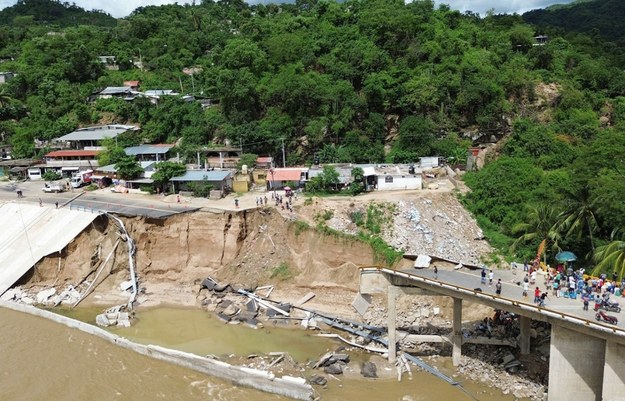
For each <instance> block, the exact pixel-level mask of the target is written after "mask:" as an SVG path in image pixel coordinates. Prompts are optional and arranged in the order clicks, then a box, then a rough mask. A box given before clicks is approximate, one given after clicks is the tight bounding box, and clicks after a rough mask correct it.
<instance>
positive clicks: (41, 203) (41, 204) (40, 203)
mask: <svg viewBox="0 0 625 401" xmlns="http://www.w3.org/2000/svg"><path fill="white" fill-rule="evenodd" d="M42 206H43V202H42V201H41V198H39V207H42Z"/></svg>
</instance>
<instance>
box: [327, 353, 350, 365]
mask: <svg viewBox="0 0 625 401" xmlns="http://www.w3.org/2000/svg"><path fill="white" fill-rule="evenodd" d="M339 361H340V362H345V363H348V362H349V355H347V354H334V355H332V356H331V357H330V364H333V363H335V362H339Z"/></svg>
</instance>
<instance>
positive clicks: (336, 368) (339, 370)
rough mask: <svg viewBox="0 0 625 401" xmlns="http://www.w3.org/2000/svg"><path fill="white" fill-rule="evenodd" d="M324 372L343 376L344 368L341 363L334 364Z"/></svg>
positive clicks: (325, 368) (324, 369)
mask: <svg viewBox="0 0 625 401" xmlns="http://www.w3.org/2000/svg"><path fill="white" fill-rule="evenodd" d="M323 371H324V372H326V373H327V374H330V375H340V374H343V366H342V365H341V364H339V363H334V364H332V365H330V366H326V367H324V368H323Z"/></svg>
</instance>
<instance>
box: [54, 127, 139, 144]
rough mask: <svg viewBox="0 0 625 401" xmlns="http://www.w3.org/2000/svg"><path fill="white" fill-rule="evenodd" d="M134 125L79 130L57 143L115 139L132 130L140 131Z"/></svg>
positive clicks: (59, 139)
mask: <svg viewBox="0 0 625 401" xmlns="http://www.w3.org/2000/svg"><path fill="white" fill-rule="evenodd" d="M138 129H139V128H138V127H135V126H133V125H100V126H96V127H86V128H80V129H77V130H76V131H74V132H70V133H69V134H67V135H63V136H62V137H60V138H56V140H57V141H100V140H102V139H104V138H115V137H116V136H117V135H119V134H122V133H124V132H126V131H130V130H138Z"/></svg>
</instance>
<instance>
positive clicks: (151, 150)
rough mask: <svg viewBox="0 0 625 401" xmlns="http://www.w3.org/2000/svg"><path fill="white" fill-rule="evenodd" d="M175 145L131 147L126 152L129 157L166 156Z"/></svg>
mask: <svg viewBox="0 0 625 401" xmlns="http://www.w3.org/2000/svg"><path fill="white" fill-rule="evenodd" d="M173 147H174V145H170V144H167V143H165V144H158V145H140V146H131V147H129V148H126V149H124V152H126V154H127V155H128V156H137V155H155V154H159V155H164V154H165V153H167V152H169V150H170V149H171V148H173Z"/></svg>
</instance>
